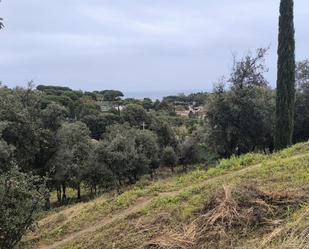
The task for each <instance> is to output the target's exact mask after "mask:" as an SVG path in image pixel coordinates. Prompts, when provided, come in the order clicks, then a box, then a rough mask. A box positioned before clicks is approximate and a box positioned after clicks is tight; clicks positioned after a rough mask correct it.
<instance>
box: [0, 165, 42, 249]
mask: <svg viewBox="0 0 309 249" xmlns="http://www.w3.org/2000/svg"><path fill="white" fill-rule="evenodd" d="M44 198H45V184H44V181H43V180H42V179H41V178H40V177H37V176H33V175H30V174H25V173H21V172H20V171H19V169H18V168H17V167H15V166H14V167H12V169H10V170H9V171H7V172H6V173H4V174H1V175H0V248H1V249H11V248H15V246H16V245H17V244H18V242H20V240H21V238H22V237H23V235H24V234H25V233H26V232H27V231H28V230H29V229H30V228H31V227H32V226H33V225H34V223H35V222H34V215H35V213H36V212H37V211H38V210H39V209H40V207H41V205H42V201H43V199H44Z"/></svg>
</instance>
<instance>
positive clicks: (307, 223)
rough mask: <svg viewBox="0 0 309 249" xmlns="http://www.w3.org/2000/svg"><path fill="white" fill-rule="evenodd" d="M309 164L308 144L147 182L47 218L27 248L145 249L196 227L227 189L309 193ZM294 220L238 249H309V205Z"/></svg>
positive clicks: (30, 237) (241, 243) (254, 235)
mask: <svg viewBox="0 0 309 249" xmlns="http://www.w3.org/2000/svg"><path fill="white" fill-rule="evenodd" d="M308 164H309V143H304V144H298V145H295V146H294V147H291V148H289V149H286V150H284V151H281V152H279V153H277V154H274V155H272V156H265V155H261V154H248V155H244V156H241V157H239V158H236V157H234V158H231V159H229V160H223V161H221V162H220V163H219V165H218V166H217V167H216V168H212V169H210V170H208V171H204V170H195V171H193V172H191V173H188V174H186V175H183V176H178V177H173V178H169V179H165V180H162V181H158V182H141V183H139V184H137V185H136V186H135V187H133V188H132V189H131V190H129V191H127V192H124V193H123V194H121V195H119V196H114V197H112V196H108V195H106V196H102V197H100V198H97V199H95V200H93V201H90V202H87V203H80V204H76V205H73V206H70V207H66V208H62V209H59V210H54V211H52V212H50V213H48V214H45V217H44V218H43V219H41V220H40V222H39V229H38V230H37V231H36V232H35V233H32V234H29V235H28V236H27V238H26V244H27V246H25V247H29V248H42V249H43V248H44V249H52V248H66V249H69V248H72V249H73V248H74V249H75V248H92V249H99V248H106V249H109V248H115V249H116V248H117V249H118V248H123V249H124V248H125V249H130V248H132V249H133V248H143V246H144V245H145V243H147V242H149V241H151V240H153V239H156V238H158V237H160V236H161V235H164V234H166V233H167V232H168V231H171V230H180V229H181V228H182V227H183V226H184V225H185V224H188V223H190V221H192V220H193V219H195V218H196V217H197V216H198V213H199V211H200V210H201V209H202V208H203V206H204V203H205V202H206V200H207V199H208V198H209V196H210V195H211V194H212V193H213V192H214V191H215V190H216V189H218V188H219V187H221V186H222V185H238V184H240V183H243V182H245V183H247V182H250V183H254V184H255V185H256V186H259V187H260V188H261V189H263V190H265V191H289V192H300V191H304V189H305V188H306V187H309V165H308ZM288 217H289V218H288V219H287V220H286V221H285V222H284V223H282V224H281V225H280V226H278V227H275V228H274V231H273V233H271V234H265V233H264V234H261V233H260V232H258V231H256V233H255V232H254V231H253V232H252V234H251V235H250V236H248V238H244V239H243V240H242V241H239V243H238V244H237V245H235V248H236V247H238V248H262V247H261V241H265V248H305V247H301V243H302V242H303V241H305V242H307V244H309V239H307V237H306V235H307V234H306V233H304V231H307V230H306V229H308V227H309V205H308V207H306V206H304V207H303V208H302V209H300V210H297V211H296V212H291V213H290V214H289V216H288ZM305 228H306V229H305ZM259 231H260V230H259ZM307 232H308V231H307ZM269 236H271V237H269ZM57 241H58V243H57V244H55V242H57ZM59 241H60V242H59ZM292 245H293V246H292ZM297 246H299V247H297Z"/></svg>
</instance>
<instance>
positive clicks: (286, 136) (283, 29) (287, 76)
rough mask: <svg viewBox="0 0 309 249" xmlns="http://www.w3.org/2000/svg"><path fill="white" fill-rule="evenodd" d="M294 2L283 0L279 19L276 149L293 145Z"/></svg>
mask: <svg viewBox="0 0 309 249" xmlns="http://www.w3.org/2000/svg"><path fill="white" fill-rule="evenodd" d="M293 12H294V2H293V0H281V3H280V18H279V45H278V72H277V73H278V75H277V96H276V130H275V148H276V149H277V150H279V149H283V148H286V147H288V146H290V145H291V144H292V135H293V128H294V106H295V38H294V34H295V30H294V13H293Z"/></svg>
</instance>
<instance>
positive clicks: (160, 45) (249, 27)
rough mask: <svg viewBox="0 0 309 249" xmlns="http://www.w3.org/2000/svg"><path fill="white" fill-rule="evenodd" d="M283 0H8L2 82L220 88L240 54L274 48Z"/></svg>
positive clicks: (0, 7)
mask: <svg viewBox="0 0 309 249" xmlns="http://www.w3.org/2000/svg"><path fill="white" fill-rule="evenodd" d="M295 5H296V11H295V16H296V18H295V23H296V31H297V33H296V37H297V58H298V59H304V58H308V57H309V51H308V49H307V43H308V42H307V41H308V38H309V37H308V33H307V27H306V26H307V25H306V24H307V23H308V16H309V15H308V14H309V13H308V11H309V8H308V7H309V3H308V1H306V0H298V1H296V4H295ZM278 6H279V0H276V1H274V0H272V1H269V0H258V1H257V0H250V1H248V0H235V1H231V0H218V1H209V0H192V1H188V0H170V1H166V0H156V1H153V0H127V1H124V0H88V1H82V0H56V1H49V0H27V1H22V0H3V2H2V3H1V4H0V16H3V17H4V18H5V23H6V28H5V30H4V31H2V32H0V39H1V46H0V55H1V60H0V80H1V81H3V82H4V83H5V84H7V85H9V86H15V85H17V84H19V85H20V84H22V83H24V82H25V81H27V80H30V79H34V80H35V81H36V83H38V84H40V83H48V84H55V83H57V84H64V85H68V86H70V87H72V88H77V89H79V88H80V89H85V90H93V89H104V88H119V89H122V90H125V91H145V90H174V91H182V90H191V89H192V90H196V89H198V90H210V89H211V88H212V84H213V82H214V81H216V80H217V79H218V78H219V77H220V76H221V75H222V74H226V73H227V72H228V70H229V69H230V66H231V53H232V52H237V53H238V54H240V55H241V54H244V53H246V52H247V51H248V50H250V49H251V50H254V49H255V48H258V47H261V46H268V45H270V46H271V50H270V52H269V57H268V60H267V63H268V65H269V67H270V71H269V73H268V74H267V77H268V79H269V81H270V82H271V83H272V85H274V82H275V74H276V73H275V71H276V46H277V19H278Z"/></svg>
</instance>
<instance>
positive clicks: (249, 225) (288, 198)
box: [146, 185, 303, 249]
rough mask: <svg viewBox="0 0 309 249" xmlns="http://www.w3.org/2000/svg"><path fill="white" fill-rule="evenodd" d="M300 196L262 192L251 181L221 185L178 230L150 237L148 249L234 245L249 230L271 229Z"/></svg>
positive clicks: (297, 203)
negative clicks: (250, 183) (248, 183)
mask: <svg viewBox="0 0 309 249" xmlns="http://www.w3.org/2000/svg"><path fill="white" fill-rule="evenodd" d="M302 199H303V198H301V197H298V196H295V195H292V194H288V193H279V192H264V191H261V190H259V189H257V188H256V187H254V186H253V185H242V186H239V187H230V186H224V187H222V188H221V189H219V190H218V191H217V192H216V193H215V194H214V195H212V196H211V198H210V199H209V201H207V203H206V204H205V206H204V208H203V210H202V211H201V213H200V215H199V217H198V218H197V219H195V220H194V221H193V222H192V223H190V224H189V225H187V226H183V228H182V229H181V230H180V231H176V232H169V233H168V234H166V235H164V236H162V237H160V238H157V239H156V240H154V241H151V242H150V243H148V244H147V245H146V248H151V249H196V248H199V249H201V248H234V243H235V242H236V241H237V240H238V239H239V238H241V237H244V236H246V235H247V234H248V233H249V232H250V231H252V230H254V229H257V228H259V227H263V230H265V231H266V230H267V229H266V228H267V227H269V229H273V228H274V227H276V226H278V225H279V224H281V223H282V221H283V220H284V218H286V216H287V213H288V210H292V209H296V208H298V207H299V206H300V204H301V203H302Z"/></svg>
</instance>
